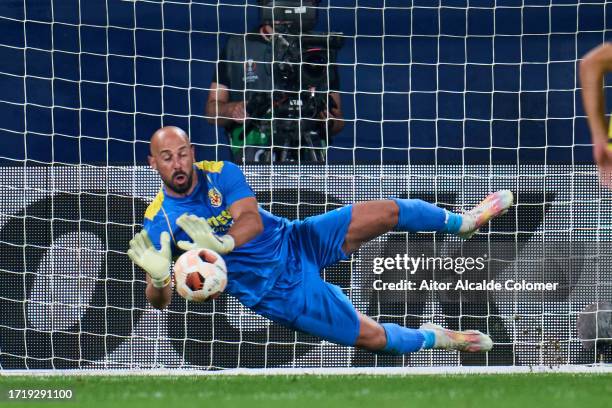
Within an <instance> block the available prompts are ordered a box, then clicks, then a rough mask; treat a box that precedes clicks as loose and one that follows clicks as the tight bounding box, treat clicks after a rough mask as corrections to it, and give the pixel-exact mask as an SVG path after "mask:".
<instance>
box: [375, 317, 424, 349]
mask: <svg viewBox="0 0 612 408" xmlns="http://www.w3.org/2000/svg"><path fill="white" fill-rule="evenodd" d="M381 326H382V327H383V328H384V329H385V333H386V335H387V344H386V346H385V348H383V349H382V350H381V352H382V353H384V354H394V355H402V354H407V353H413V352H415V351H419V350H421V349H430V348H433V346H434V345H435V343H436V335H435V334H434V332H432V331H431V330H421V329H409V328H407V327H402V326H399V325H397V324H395V323H383V324H382V325H381Z"/></svg>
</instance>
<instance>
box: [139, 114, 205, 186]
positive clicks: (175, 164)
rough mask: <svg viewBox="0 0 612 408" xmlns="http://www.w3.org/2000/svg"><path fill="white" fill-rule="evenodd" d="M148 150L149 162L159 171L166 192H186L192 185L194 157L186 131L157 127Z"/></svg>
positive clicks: (177, 128)
mask: <svg viewBox="0 0 612 408" xmlns="http://www.w3.org/2000/svg"><path fill="white" fill-rule="evenodd" d="M150 151H151V154H150V155H149V164H150V165H151V167H153V168H154V169H155V170H157V172H158V173H159V175H160V177H161V179H162V181H163V182H164V184H165V185H166V187H167V192H168V193H169V194H171V195H173V194H175V195H184V194H188V193H189V192H190V191H191V190H192V187H193V186H194V172H193V163H194V161H195V157H194V152H193V149H192V148H191V143H189V136H187V133H185V131H184V130H183V129H181V128H179V127H176V126H166V127H163V128H161V129H158V130H157V131H156V132H155V133H153V136H151V145H150ZM195 181H196V182H197V175H196V176H195Z"/></svg>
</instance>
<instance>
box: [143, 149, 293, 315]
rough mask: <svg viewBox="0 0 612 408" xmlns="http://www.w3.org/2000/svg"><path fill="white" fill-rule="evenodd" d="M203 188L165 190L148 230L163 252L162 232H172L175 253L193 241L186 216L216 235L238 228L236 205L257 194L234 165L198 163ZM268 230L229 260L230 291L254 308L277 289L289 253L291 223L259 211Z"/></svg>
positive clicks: (149, 213) (147, 214) (150, 213)
mask: <svg viewBox="0 0 612 408" xmlns="http://www.w3.org/2000/svg"><path fill="white" fill-rule="evenodd" d="M194 171H196V172H197V173H198V184H197V185H196V186H195V188H194V190H193V192H192V193H191V194H190V195H188V196H186V197H181V198H176V197H171V196H168V195H166V193H165V187H163V188H162V189H161V190H160V191H159V193H158V194H157V196H156V197H155V199H154V200H153V202H152V203H151V204H150V205H149V207H148V208H147V210H146V212H145V219H144V229H145V230H147V233H148V234H149V237H150V238H151V241H152V242H153V244H154V245H155V247H156V248H157V249H159V248H160V234H161V233H162V232H163V231H168V232H169V233H170V237H171V246H172V255H173V256H175V257H176V256H178V255H180V253H181V252H182V251H181V250H180V248H178V247H177V246H176V243H177V242H178V241H181V240H187V241H191V238H190V237H189V236H188V235H187V234H186V233H185V232H184V231H183V230H182V229H181V228H180V227H179V226H177V225H176V220H177V218H178V217H180V216H181V215H183V214H194V215H197V216H199V217H204V218H206V219H207V220H208V224H209V225H210V226H211V227H212V228H213V230H214V231H215V233H216V234H218V235H224V234H226V233H227V231H228V230H229V229H230V227H231V226H232V224H233V219H232V216H231V214H230V212H229V207H230V206H231V205H232V204H233V203H234V202H236V201H238V200H241V199H243V198H246V197H254V196H255V194H254V193H253V191H252V190H251V187H250V186H249V185H248V183H247V181H246V179H245V177H244V174H243V173H242V171H241V170H240V168H239V167H238V166H236V165H235V164H233V163H231V162H209V161H202V162H198V163H195V164H194ZM259 215H260V216H261V220H262V222H263V227H264V229H263V232H262V233H261V234H259V235H258V236H257V237H255V238H254V239H253V240H251V241H249V242H248V243H246V244H244V245H242V246H240V247H238V248H235V249H234V250H233V251H232V252H230V253H229V254H226V255H224V256H223V259H224V260H225V263H226V264H227V270H228V284H227V289H226V291H227V292H228V293H229V294H231V295H233V296H235V297H236V298H238V299H239V300H240V301H241V302H242V303H243V304H244V305H245V306H247V307H250V306H253V305H255V304H257V303H258V302H259V300H260V299H261V297H262V296H263V295H264V294H265V293H266V292H267V291H268V290H269V289H270V288H271V287H272V285H273V284H274V282H275V281H276V278H277V277H278V275H279V274H280V273H282V271H283V270H284V265H285V264H286V259H287V252H288V241H289V240H288V239H287V234H288V233H289V230H290V224H291V222H290V221H288V220H287V219H285V218H280V217H276V216H275V215H272V214H271V213H269V212H268V211H266V210H264V209H262V208H261V207H260V208H259Z"/></svg>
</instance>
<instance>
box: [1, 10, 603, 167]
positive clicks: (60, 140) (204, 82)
mask: <svg viewBox="0 0 612 408" xmlns="http://www.w3.org/2000/svg"><path fill="white" fill-rule="evenodd" d="M176 3H184V4H176ZM223 3H224V5H222V6H217V2H215V1H208V0H193V1H192V2H191V3H189V0H176V1H175V3H166V4H164V5H163V6H162V5H161V1H160V2H136V5H134V3H133V2H129V1H120V0H107V1H101V0H81V1H76V0H54V1H53V16H52V13H51V7H50V4H51V3H50V0H26V1H25V4H26V14H27V22H26V23H25V27H24V24H23V23H22V22H21V21H17V20H23V19H24V14H23V10H24V7H23V4H24V3H23V1H21V0H3V1H2V2H0V16H1V17H0V44H1V45H0V72H1V73H0V88H1V89H2V94H1V96H0V112H1V113H0V115H1V117H2V125H0V128H3V129H2V130H0V156H1V157H2V164H8V165H22V164H23V160H24V159H26V158H27V159H28V160H33V161H35V162H32V163H31V164H36V163H37V162H51V161H55V162H62V163H91V164H101V163H109V164H126V163H127V164H129V163H134V162H135V163H139V164H141V163H145V156H146V150H147V144H146V141H147V140H148V138H149V137H150V135H151V133H152V132H153V131H154V130H155V129H156V128H158V127H159V126H160V125H161V124H162V123H163V124H174V125H178V126H181V127H184V128H188V129H189V131H190V133H191V136H192V138H193V140H194V141H195V142H197V143H199V144H202V145H203V147H202V149H203V150H200V152H199V154H200V157H205V158H214V157H215V156H216V157H219V158H227V157H228V151H227V149H226V148H223V147H221V148H215V145H216V144H217V142H218V141H219V142H222V143H226V140H225V137H224V135H223V132H218V131H217V130H216V129H215V128H214V127H213V126H211V125H209V124H207V123H206V121H205V119H204V118H202V117H196V116H193V115H202V114H203V110H204V104H205V99H206V95H207V91H206V90H202V89H200V88H207V87H208V86H209V84H210V81H211V76H212V72H213V69H214V67H215V64H214V63H213V62H201V61H196V60H195V59H198V60H209V61H214V60H216V59H217V55H218V47H217V40H218V39H219V41H220V44H221V45H222V44H223V42H224V37H223V36H220V37H219V38H217V35H216V34H214V32H216V31H224V32H236V33H243V32H244V31H245V30H246V29H247V28H251V27H253V26H255V25H256V23H257V9H256V8H255V7H249V8H248V13H246V17H245V13H244V7H242V6H241V4H242V3H244V0H225V1H223ZM249 3H250V4H254V3H255V2H254V1H250V2H249ZM355 3H356V0H335V1H334V2H333V4H334V6H355ZM467 3H468V2H467V1H461V0H456V1H451V0H445V1H441V2H440V4H441V5H442V7H441V8H439V9H438V8H436V6H437V5H438V2H437V1H418V0H414V1H412V2H408V1H405V0H387V1H386V3H385V4H386V6H387V7H388V9H387V10H386V11H385V12H384V13H383V12H382V11H381V10H375V9H368V8H367V7H368V6H372V7H380V6H382V4H383V1H382V0H378V1H376V0H371V1H364V0H360V1H359V2H358V4H359V5H360V6H361V8H359V9H358V10H357V11H355V9H351V8H346V9H341V8H338V9H332V10H331V11H330V14H329V22H330V23H329V28H330V30H331V31H339V32H342V33H344V34H345V35H347V36H354V35H355V34H358V35H363V36H364V37H360V38H358V39H357V40H356V41H354V40H353V38H347V40H346V43H345V46H344V48H343V49H342V51H341V52H340V54H339V61H338V62H339V63H341V64H353V63H355V62H357V63H358V65H357V68H356V69H354V68H353V66H351V65H348V66H347V65H341V66H340V69H339V70H340V76H341V90H342V91H343V92H346V93H344V94H343V96H342V100H343V104H344V110H345V115H346V118H348V119H354V118H356V119H357V120H356V121H355V122H353V121H347V126H346V127H345V129H344V130H343V132H342V133H341V134H340V135H338V136H337V138H336V139H335V140H334V142H333V145H332V147H331V148H330V151H329V158H330V161H333V162H344V163H346V162H349V163H352V162H354V161H357V162H369V163H372V162H373V163H377V162H380V161H381V159H382V161H383V162H384V163H417V162H418V163H438V164H440V163H455V164H462V163H463V164H469V163H492V164H495V163H516V162H518V163H546V164H555V163H572V162H573V163H590V162H591V151H590V147H589V146H588V144H589V136H588V132H587V129H586V122H585V120H584V118H582V117H581V116H582V115H583V110H582V107H581V103H580V92H579V90H577V88H578V84H577V81H576V63H575V60H576V59H577V58H579V57H580V56H581V55H583V54H584V53H585V52H587V51H588V50H589V49H590V48H592V47H594V46H596V45H597V44H600V43H601V42H602V41H603V40H604V38H608V37H609V29H610V28H611V27H612V5H610V4H608V5H605V4H604V2H603V1H602V2H600V3H591V4H581V5H579V6H578V5H576V4H575V3H576V2H575V1H569V0H566V1H553V3H554V4H553V6H552V7H542V6H546V5H547V3H548V1H545V0H527V1H523V0H503V1H497V2H496V4H497V6H498V8H497V9H493V8H489V7H490V6H491V2H490V1H485V0H475V1H474V0H472V1H469V5H470V9H469V10H467V9H466V8H465V7H466V6H467ZM523 3H524V7H521V6H523ZM325 4H326V2H325V1H324V2H323V3H322V5H325ZM407 4H412V5H413V6H414V7H413V8H412V9H410V8H405V7H406V5H407ZM79 5H80V9H79ZM393 6H402V7H404V9H393V10H392V9H391V8H390V7H393ZM479 7H481V8H479ZM217 10H218V14H217ZM134 11H135V13H134ZM319 17H320V19H319V20H320V24H319V27H318V29H319V30H321V31H323V30H326V29H327V18H326V16H325V14H323V13H321V14H320V16H319ZM51 21H54V22H55V24H53V25H50V24H48V23H49V22H51ZM78 24H81V25H80V26H79V25H78ZM109 25H110V26H112V28H108V26H109ZM190 25H191V28H192V30H194V31H193V32H192V33H191V36H190V35H189V34H188V33H187V32H177V31H170V30H180V31H185V30H189V27H190ZM383 26H384V33H385V34H387V35H392V36H389V37H385V38H384V40H383V37H381V35H382V34H383ZM162 27H163V28H166V29H168V31H164V32H163V34H162V31H158V30H161V29H162ZM134 28H136V30H135V41H134ZM466 28H467V30H466ZM196 31H206V32H212V34H205V33H199V32H196ZM578 31H579V33H578V34H576V33H577V32H578ZM549 32H553V33H555V34H552V35H545V34H546V33H549ZM24 33H25V35H26V37H27V43H26V38H24ZM466 34H467V39H466V37H465V36H466ZM493 34H495V37H494V38H493V37H491V35H493ZM368 36H377V37H368ZM394 36H399V37H394ZM190 40H191V41H190ZM383 42H384V58H383V53H382V50H383V47H382V45H383ZM134 43H135V47H134ZM190 44H191V50H190ZM24 46H26V51H25V53H24V51H23V49H22V48H23V47H24ZM14 47H16V48H14ZM162 51H163V55H164V56H165V57H166V59H164V60H163V61H162V59H160V58H161V57H162ZM106 54H109V56H108V57H106V56H105V55H106ZM135 55H136V58H134V56H135ZM190 57H191V58H193V59H194V60H193V61H192V62H191V63H189V61H188V60H189V59H190ZM171 58H176V59H171ZM548 60H550V61H559V62H553V63H547V61H548ZM383 62H384V63H386V64H388V65H385V66H384V67H381V66H370V65H365V64H380V63H383ZM520 62H523V64H522V65H518V64H519V63H520ZM393 63H396V64H402V65H401V66H394V65H392V64H393ZM410 63H412V65H411V66H410V67H409V69H408V65H407V64H410ZM438 63H439V64H438ZM491 64H494V65H491ZM162 69H163V85H165V87H164V88H163V89H162V88H161V87H160V86H161V85H162ZM6 74H12V75H16V76H11V75H6ZM383 74H384V81H382V78H383ZM24 75H27V76H26V77H25V84H24ZM75 81H78V82H75ZM109 82H110V83H109ZM177 87H178V88H177ZM190 87H191V88H190ZM383 87H384V88H383ZM134 88H135V89H134ZM189 88H190V89H189ZM24 89H25V92H24ZM383 89H384V90H385V91H395V92H410V97H408V95H407V94H402V95H398V94H393V93H386V94H384V95H382V94H381V92H382V90H383ZM548 89H550V91H548ZM464 90H466V91H467V92H463V91H464ZM519 91H524V92H521V93H519ZM134 92H135V98H134ZM353 92H356V93H355V94H353ZM367 92H373V93H374V94H368V93H367ZM478 92H484V93H478ZM26 95H27V98H26ZM353 96H354V97H353ZM134 100H135V101H136V102H135V103H134ZM7 102H9V103H7ZM11 103H12V104H11ZM24 103H26V108H25V109H24V107H23V104H24ZM162 106H163V108H162ZM381 107H382V108H383V109H381ZM491 110H492V112H491ZM134 111H138V112H139V113H137V114H134ZM382 112H384V114H383V113H382ZM190 114H191V115H192V116H189V115H190ZM575 116H577V118H576V119H574V117H575ZM464 118H465V120H462V119H464ZM519 118H520V120H519ZM26 119H27V120H26ZM407 119H410V121H408V120H407ZM436 119H437V120H436ZM491 119H492V120H491ZM381 120H383V122H382V124H381V122H380V121H381ZM393 120H396V122H394V121H393ZM398 120H399V121H398ZM53 133H54V136H53V137H51V134H53ZM436 135H437V136H436ZM134 141H136V143H135V148H134ZM383 146H384V148H383V149H382V154H381V147H383ZM407 148H410V150H407ZM434 148H435V149H434ZM408 151H409V152H410V153H409V157H408Z"/></svg>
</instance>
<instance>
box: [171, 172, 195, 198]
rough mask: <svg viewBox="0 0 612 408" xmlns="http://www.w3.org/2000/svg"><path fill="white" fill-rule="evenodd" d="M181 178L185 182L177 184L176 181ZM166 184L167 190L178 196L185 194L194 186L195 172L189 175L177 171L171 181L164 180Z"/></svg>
mask: <svg viewBox="0 0 612 408" xmlns="http://www.w3.org/2000/svg"><path fill="white" fill-rule="evenodd" d="M179 176H184V177H181V179H183V180H184V181H183V182H177V181H176V179H177V177H179ZM164 184H165V185H166V187H167V188H169V189H170V190H172V191H173V192H174V193H176V194H185V193H186V192H187V191H189V189H190V188H191V185H192V184H193V170H191V171H190V172H189V174H187V173H184V172H182V171H177V172H175V173H173V174H172V177H171V178H170V179H169V180H164Z"/></svg>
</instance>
